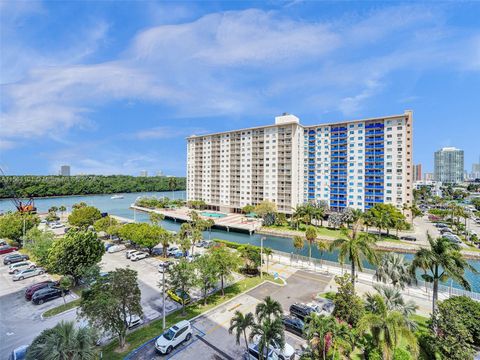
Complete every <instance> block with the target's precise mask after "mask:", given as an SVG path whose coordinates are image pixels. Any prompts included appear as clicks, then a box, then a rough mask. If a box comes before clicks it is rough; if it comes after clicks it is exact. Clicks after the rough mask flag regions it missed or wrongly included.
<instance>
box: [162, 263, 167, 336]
mask: <svg viewBox="0 0 480 360" xmlns="http://www.w3.org/2000/svg"><path fill="white" fill-rule="evenodd" d="M164 264H165V263H164ZM165 271H167V269H166V268H165V266H163V271H162V294H163V313H162V318H163V327H162V329H163V330H165Z"/></svg>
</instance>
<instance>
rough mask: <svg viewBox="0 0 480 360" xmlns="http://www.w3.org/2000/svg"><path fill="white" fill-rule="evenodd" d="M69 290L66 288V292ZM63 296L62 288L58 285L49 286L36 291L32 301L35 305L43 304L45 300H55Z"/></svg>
mask: <svg viewBox="0 0 480 360" xmlns="http://www.w3.org/2000/svg"><path fill="white" fill-rule="evenodd" d="M68 293H69V290H65V294H68ZM61 296H62V290H61V289H59V288H57V287H47V288H44V289H40V290H38V291H36V292H35V293H34V294H33V296H32V303H34V304H35V305H41V304H43V303H44V302H47V301H50V300H54V299H56V298H59V297H61Z"/></svg>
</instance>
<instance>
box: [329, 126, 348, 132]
mask: <svg viewBox="0 0 480 360" xmlns="http://www.w3.org/2000/svg"><path fill="white" fill-rule="evenodd" d="M330 131H331V132H338V131H347V127H346V126H338V127H332V128H331V130H330Z"/></svg>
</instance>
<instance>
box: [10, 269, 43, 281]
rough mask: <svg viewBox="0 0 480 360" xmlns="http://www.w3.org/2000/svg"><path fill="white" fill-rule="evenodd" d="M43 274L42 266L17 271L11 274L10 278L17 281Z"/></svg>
mask: <svg viewBox="0 0 480 360" xmlns="http://www.w3.org/2000/svg"><path fill="white" fill-rule="evenodd" d="M43 274H45V270H44V269H42V268H32V269H25V270H22V271H19V272H18V273H15V275H13V277H12V280H13V281H18V280H23V279H26V278H29V277H32V276H37V275H43Z"/></svg>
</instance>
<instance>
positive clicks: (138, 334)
mask: <svg viewBox="0 0 480 360" xmlns="http://www.w3.org/2000/svg"><path fill="white" fill-rule="evenodd" d="M266 280H268V281H272V282H275V283H277V284H283V282H281V281H280V280H278V279H277V280H274V279H273V277H272V276H271V275H267V274H265V275H264V277H263V279H261V278H260V277H252V278H245V279H243V280H240V281H239V282H237V283H235V284H233V285H230V286H229V287H227V288H225V296H223V297H222V295H221V294H220V293H219V292H216V293H215V294H212V295H210V296H209V297H208V298H207V305H203V301H201V302H196V303H194V304H191V305H188V306H187V307H186V308H185V314H184V315H182V310H177V311H175V312H173V313H171V314H169V315H168V316H167V317H166V326H167V328H168V327H170V326H172V325H174V324H176V323H177V322H179V321H180V320H185V319H187V320H189V319H192V318H194V317H196V316H198V315H201V314H203V313H205V312H207V311H208V310H211V309H213V308H214V307H216V306H218V305H221V304H223V303H225V302H227V301H229V300H231V299H232V298H234V297H235V296H237V295H239V294H241V293H243V292H245V291H248V290H250V289H252V288H253V287H255V286H258V285H260V284H261V283H262V282H264V281H266ZM163 331H164V329H162V319H161V318H160V319H157V320H154V321H152V322H151V323H149V324H148V325H146V326H144V327H142V328H140V329H138V330H136V331H134V332H131V333H130V334H128V335H127V343H126V346H125V348H124V349H122V350H119V349H118V340H114V341H112V342H111V343H110V344H107V345H105V346H104V347H103V348H102V355H103V358H104V359H109V360H111V359H112V360H115V359H119V360H120V359H123V358H125V356H127V355H128V354H129V353H130V352H131V351H133V350H135V349H137V348H138V347H139V346H141V345H142V344H144V343H146V342H148V341H149V340H151V339H153V338H155V337H157V336H159V335H160V334H162V332H163Z"/></svg>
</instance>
